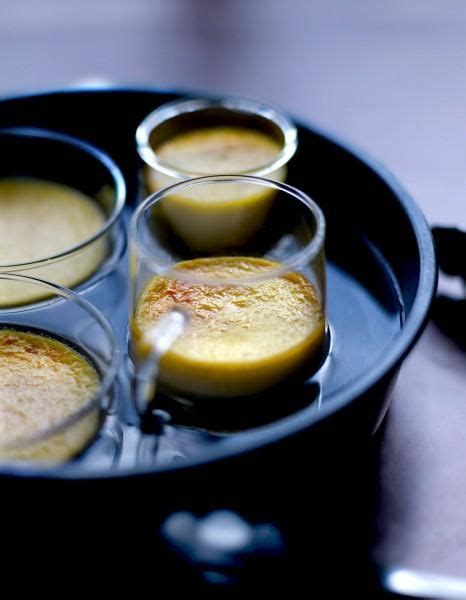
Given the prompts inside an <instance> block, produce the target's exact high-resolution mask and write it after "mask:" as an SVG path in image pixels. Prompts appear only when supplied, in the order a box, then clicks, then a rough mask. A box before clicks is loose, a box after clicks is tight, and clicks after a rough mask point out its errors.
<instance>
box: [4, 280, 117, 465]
mask: <svg viewBox="0 0 466 600" xmlns="http://www.w3.org/2000/svg"><path fill="white" fill-rule="evenodd" d="M0 282H1V284H2V286H3V287H4V288H8V287H10V288H11V293H12V294H13V293H17V291H16V290H17V288H18V287H20V289H21V290H23V291H24V290H25V291H29V293H31V294H33V295H36V294H39V292H40V295H42V296H46V297H47V301H45V302H43V303H41V304H40V305H39V306H37V305H36V306H34V305H23V306H16V307H11V308H2V309H0V332H1V331H2V330H3V331H5V330H7V331H8V332H9V331H13V332H19V333H20V334H21V333H25V334H28V335H30V334H33V335H35V336H41V338H42V337H45V338H46V340H52V341H55V342H60V343H61V344H64V345H65V346H66V347H67V348H70V349H71V350H74V351H75V352H77V353H78V354H79V356H80V357H81V358H82V359H83V361H86V363H85V364H89V365H90V366H91V367H92V368H93V372H94V373H96V374H97V376H98V377H97V381H98V387H97V391H96V392H95V393H94V394H92V395H91V396H90V397H89V398H86V399H84V400H83V402H82V404H80V405H79V406H76V407H74V408H73V407H72V406H71V404H70V403H68V404H66V401H67V399H66V387H65V386H64V387H63V402H64V404H63V407H62V406H61V405H60V406H59V407H55V409H54V410H53V411H52V412H53V416H50V418H49V416H48V415H47V418H46V417H45V416H43V413H44V411H47V398H44V397H43V394H42V395H40V394H39V393H38V395H37V403H38V404H37V408H36V398H35V396H34V393H35V392H34V389H38V387H37V386H38V385H39V379H35V378H34V368H33V367H32V366H31V369H30V375H28V378H27V379H22V380H15V379H14V369H12V368H11V367H10V365H9V363H8V354H7V353H6V354H5V351H4V352H2V355H1V356H0V360H3V361H5V362H4V364H3V367H4V368H5V369H7V370H8V371H9V372H8V376H9V378H8V384H5V382H4V381H3V382H2V381H0V426H1V427H0V432H2V433H0V463H2V464H4V463H10V462H12V461H13V462H14V463H15V464H16V463H17V462H18V461H21V462H26V463H33V464H36V465H37V464H39V465H44V464H56V463H61V462H64V461H67V460H70V459H73V458H74V457H75V456H77V455H79V454H81V453H82V452H83V451H84V450H85V449H86V448H88V447H89V446H90V445H91V444H92V442H93V441H94V440H95V439H96V437H97V435H98V433H99V430H100V428H101V425H102V424H103V421H104V419H105V416H106V414H107V411H108V409H109V407H110V406H111V403H112V400H113V396H114V393H115V389H114V385H115V380H116V375H117V370H118V359H119V350H118V344H117V342H116V340H115V337H114V334H113V331H112V328H111V327H110V325H109V324H108V322H107V320H106V319H105V317H104V316H103V315H102V314H101V313H100V311H98V310H97V309H96V308H95V307H94V306H93V305H92V304H91V303H90V302H88V301H87V300H86V299H84V298H83V297H82V296H81V295H79V294H77V293H75V292H73V291H71V290H68V289H66V288H64V287H62V286H59V285H56V284H53V283H49V282H46V281H42V280H40V279H37V278H33V277H29V276H24V275H19V274H14V273H0ZM6 335H7V336H8V333H7V334H6ZM36 339H38V338H36ZM4 341H5V340H4ZM5 343H6V342H5ZM33 351H34V348H32V349H31V353H33V354H34V352H33ZM27 356H28V355H27V354H24V355H22V358H21V360H27ZM34 364H36V363H35V362H34V361H32V362H31V365H34ZM0 366H1V363H0ZM38 368H39V369H41V368H45V367H43V365H42V363H39V366H38ZM23 371H24V369H22V370H21V372H23ZM46 375H47V374H46ZM10 376H11V377H10ZM41 376H42V377H43V376H44V375H43V373H42V375H41ZM3 385H6V388H5V387H3ZM52 385H53V384H52ZM34 386H36V387H35V388H34ZM2 387H3V389H2ZM9 390H12V391H11V392H10V391H9ZM23 390H27V398H28V401H27V403H26V404H25V405H23V404H22V403H21V398H25V397H26V395H25V392H24V391H23ZM31 390H32V393H31ZM60 393H61V392H60ZM58 396H59V397H61V396H60V394H58ZM31 397H33V400H32V405H31V404H28V403H29V402H31ZM55 398H56V396H55ZM24 402H25V401H24ZM39 403H40V404H39ZM28 406H29V411H31V410H32V408H35V410H37V411H38V413H37V414H39V415H40V421H41V422H40V424H39V425H38V426H37V428H36V427H35V424H34V423H33V422H32V421H33V419H34V418H35V416H31V412H29V413H28V412H27V407H28ZM22 411H26V414H24V415H23V416H24V418H26V419H28V420H29V421H28V423H27V427H25V426H23V425H20V431H21V432H24V431H27V434H24V433H18V434H15V433H14V432H12V431H11V428H10V427H7V423H10V420H11V419H12V418H13V423H14V422H15V419H14V417H15V415H19V416H20V418H23V417H21V413H22ZM34 414H35V413H34ZM1 419H5V421H3V423H2V421H1ZM31 420H32V421H31ZM45 421H46V423H45ZM31 422H32V425H31ZM2 425H3V426H2ZM2 438H3V439H2Z"/></svg>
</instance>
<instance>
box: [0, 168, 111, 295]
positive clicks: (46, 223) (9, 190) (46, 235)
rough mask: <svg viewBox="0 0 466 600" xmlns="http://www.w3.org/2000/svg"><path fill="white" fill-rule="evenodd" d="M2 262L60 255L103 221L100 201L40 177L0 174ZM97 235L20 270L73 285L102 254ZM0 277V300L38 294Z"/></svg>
mask: <svg viewBox="0 0 466 600" xmlns="http://www.w3.org/2000/svg"><path fill="white" fill-rule="evenodd" d="M0 215H1V218H0V264H16V263H27V262H31V261H34V260H39V259H43V258H47V257H48V256H53V255H56V254H60V253H61V252H64V251H66V250H68V249H70V248H72V247H73V246H76V245H78V244H80V243H82V242H84V241H86V240H87V239H89V238H90V237H92V236H93V235H94V234H95V233H96V232H97V231H98V230H99V229H100V228H101V227H102V226H103V224H104V223H105V215H104V213H103V211H102V210H101V209H100V207H99V206H98V204H97V203H96V202H94V201H93V200H92V199H91V198H89V197H87V196H86V195H84V194H82V193H81V192H79V191H78V190H75V189H72V188H69V187H67V186H64V185H61V184H58V183H54V182H49V181H42V180H39V179H26V178H24V179H21V178H11V179H10V178H6V179H0ZM105 255H106V245H105V242H104V241H103V240H98V241H96V242H94V243H93V244H91V245H90V246H89V247H86V248H85V249H84V250H82V251H81V252H79V253H78V254H76V255H74V256H71V257H69V258H66V259H64V260H61V261H58V262H55V263H53V264H51V265H46V266H44V267H40V268H38V269H34V270H30V271H27V272H26V271H23V273H25V274H28V275H33V276H35V277H39V278H41V279H46V280H48V281H53V282H55V283H59V284H61V285H64V286H66V287H73V286H75V285H77V284H78V283H80V282H81V281H84V280H85V279H87V278H88V277H89V276H90V275H92V274H93V273H94V272H95V271H96V270H97V268H98V267H99V265H100V264H101V263H102V261H103V260H104V259H105ZM31 290H32V288H31V287H29V290H26V288H24V290H22V288H21V287H20V284H17V285H16V286H12V285H11V284H8V285H7V284H6V283H4V282H1V281H0V305H2V304H3V305H6V304H9V303H11V304H14V303H15V302H18V303H22V302H27V301H29V300H34V299H36V298H35V297H34V296H35V295H36V294H37V292H36V293H34V292H33V291H31Z"/></svg>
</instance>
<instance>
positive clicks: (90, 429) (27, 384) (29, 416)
mask: <svg viewBox="0 0 466 600" xmlns="http://www.w3.org/2000/svg"><path fill="white" fill-rule="evenodd" d="M99 385H100V379H99V376H98V374H97V372H96V370H95V369H94V368H93V367H92V365H91V364H90V363H89V362H88V361H87V360H86V359H85V358H84V357H83V356H81V355H80V354H79V353H78V352H77V351H75V350H73V349H72V348H71V347H69V346H67V345H66V344H64V343H62V342H59V341H58V340H55V339H52V338H49V337H46V336H42V335H39V334H35V333H27V332H22V331H17V330H14V329H1V330H0V458H4V457H8V458H22V459H25V460H30V459H32V460H37V459H39V460H51V461H56V460H58V461H60V460H66V459H67V458H70V457H71V456H73V455H74V454H76V453H77V452H79V450H81V449H82V447H83V446H85V445H86V444H87V442H88V441H89V439H90V438H91V437H92V436H93V435H94V434H95V431H96V428H97V424H98V415H97V414H96V412H93V413H90V414H89V415H87V417H85V418H84V419H82V420H81V422H80V423H79V424H77V425H76V426H74V427H71V428H70V429H69V431H67V432H65V433H63V434H59V435H55V436H53V438H52V439H50V440H45V441H44V442H40V443H35V444H31V445H30V446H21V447H18V448H11V449H7V448H6V446H8V445H9V444H10V445H11V444H12V443H13V442H14V441H15V440H19V439H21V438H28V437H30V436H33V435H34V434H37V433H39V432H40V431H42V430H44V429H47V428H49V427H51V426H53V425H56V424H58V423H59V422H60V421H62V420H63V419H64V418H66V417H68V416H71V415H73V414H74V413H76V412H77V411H78V410H79V409H80V408H81V407H83V406H84V405H85V404H86V403H87V402H88V401H89V400H90V399H91V398H92V397H93V396H94V394H95V393H96V391H97V390H98V388H99Z"/></svg>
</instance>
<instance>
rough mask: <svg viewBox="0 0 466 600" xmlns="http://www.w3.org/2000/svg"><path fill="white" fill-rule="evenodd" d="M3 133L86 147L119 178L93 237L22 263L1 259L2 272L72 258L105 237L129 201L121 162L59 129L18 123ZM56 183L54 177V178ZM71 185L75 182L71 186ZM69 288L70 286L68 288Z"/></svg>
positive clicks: (1, 132)
mask: <svg viewBox="0 0 466 600" xmlns="http://www.w3.org/2000/svg"><path fill="white" fill-rule="evenodd" d="M2 135H10V136H18V137H25V138H26V137H33V138H42V139H46V140H53V141H57V142H60V143H63V144H66V145H70V146H74V147H77V148H79V149H80V150H82V151H83V152H85V153H87V154H89V155H91V156H92V157H93V158H94V159H95V160H97V161H98V162H100V163H102V164H103V165H104V166H105V167H106V168H107V169H108V171H109V173H110V174H111V176H112V178H113V180H114V182H115V203H114V206H113V208H112V211H111V213H110V215H109V216H108V217H107V218H106V220H105V223H104V224H103V225H102V227H100V228H99V229H98V230H97V231H96V232H95V233H94V234H93V235H92V236H91V237H89V238H87V239H85V240H83V241H82V242H80V243H79V244H75V245H74V246H71V248H67V249H66V250H63V251H62V252H58V253H56V254H52V255H50V256H45V257H42V258H37V259H34V260H30V261H26V262H19V263H3V264H1V263H0V272H5V271H8V272H12V271H24V270H28V269H35V268H38V267H43V266H47V265H49V264H53V263H55V262H58V261H60V260H64V259H66V258H70V257H71V256H73V255H75V254H77V253H78V252H80V251H81V250H83V249H84V248H86V247H87V246H90V245H92V244H93V243H94V242H96V241H97V240H98V239H99V238H101V237H103V236H104V235H105V234H106V233H107V232H108V231H109V230H110V229H111V228H112V227H113V225H114V224H115V223H116V222H117V220H118V218H119V217H120V215H121V213H122V211H123V208H124V206H125V202H126V184H125V180H124V177H123V174H122V173H121V171H120V169H119V167H118V166H117V164H116V163H115V162H114V161H113V160H112V159H111V158H110V156H108V154H106V153H105V152H103V151H102V150H100V149H99V148H97V147H95V146H93V145H91V144H89V143H88V142H85V141H84V140H81V139H79V138H75V137H72V136H70V135H67V134H63V133H58V132H56V131H52V130H48V129H40V128H34V127H32V128H29V127H14V128H1V129H0V137H1V136H2ZM52 183H53V181H52ZM70 187H71V186H70ZM65 289H66V288H65Z"/></svg>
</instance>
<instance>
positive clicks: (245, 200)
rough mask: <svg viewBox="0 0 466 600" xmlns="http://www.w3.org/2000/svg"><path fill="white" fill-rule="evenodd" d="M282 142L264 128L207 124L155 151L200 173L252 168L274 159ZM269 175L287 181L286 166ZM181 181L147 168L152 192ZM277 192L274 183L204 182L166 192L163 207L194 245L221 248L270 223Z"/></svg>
mask: <svg viewBox="0 0 466 600" xmlns="http://www.w3.org/2000/svg"><path fill="white" fill-rule="evenodd" d="M281 148H282V147H281V145H280V144H279V143H278V142H277V141H276V140H275V139H273V138H272V137H270V136H268V135H266V134H265V133H262V132H260V131H254V130H252V129H247V128H244V127H207V128H203V129H196V130H193V131H187V132H185V133H179V134H177V135H175V136H174V137H173V138H171V139H168V140H167V141H164V142H162V143H161V144H160V145H159V146H157V148H156V149H155V152H156V154H157V156H158V158H159V159H160V160H161V161H162V162H164V163H165V164H166V165H168V166H169V167H171V168H172V169H175V170H176V171H179V172H181V173H186V174H189V176H190V177H194V176H201V175H225V174H242V173H243V174H244V173H251V172H254V171H255V170H257V169H260V168H262V167H265V166H266V165H268V164H270V163H271V162H273V160H274V159H275V158H276V157H277V155H278V154H279V152H280V150H281ZM267 177H268V178H269V179H275V180H277V181H284V179H285V177H286V168H285V167H280V168H279V169H277V170H275V171H274V172H272V173H269V174H268V175H267ZM178 181H179V180H178ZM176 182H177V179H174V178H173V177H170V176H169V175H166V174H164V173H162V172H160V171H157V170H155V169H152V168H148V169H147V170H146V184H147V187H148V189H149V191H151V192H155V191H158V190H160V189H162V188H164V187H167V186H169V185H172V184H173V183H176ZM275 193H276V192H275V190H274V189H273V188H270V187H265V186H259V185H252V184H249V185H248V184H245V183H241V184H239V183H236V184H231V183H224V184H218V183H217V184H215V185H213V184H212V185H202V186H198V187H191V188H189V189H181V190H179V191H178V192H176V193H173V194H170V195H169V196H166V197H165V198H163V200H162V202H161V210H162V212H163V214H164V216H165V218H166V219H167V221H168V222H169V223H170V225H171V226H172V228H173V229H174V231H175V232H176V234H177V235H178V236H179V237H180V238H181V239H182V240H183V241H184V242H185V243H186V244H187V245H188V246H190V247H191V248H192V249H194V250H198V251H207V250H217V249H218V248H222V247H231V246H240V245H242V244H244V243H245V242H246V241H247V240H248V239H249V238H250V237H251V235H252V234H253V233H254V232H256V231H257V230H258V229H259V228H260V227H261V226H262V224H263V223H264V221H265V219H266V217H267V214H268V212H269V209H270V207H271V204H272V201H273V197H274V195H275Z"/></svg>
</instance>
